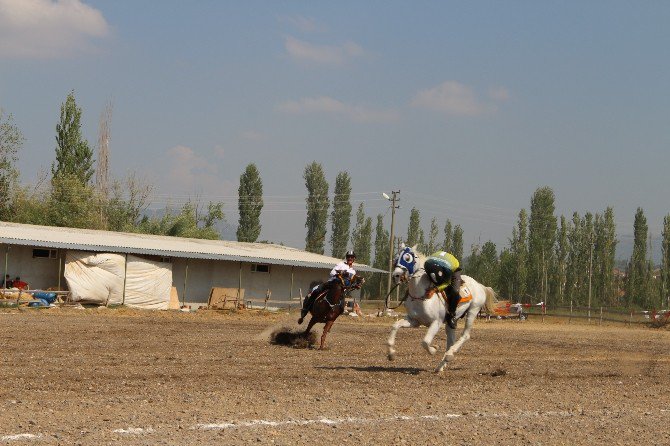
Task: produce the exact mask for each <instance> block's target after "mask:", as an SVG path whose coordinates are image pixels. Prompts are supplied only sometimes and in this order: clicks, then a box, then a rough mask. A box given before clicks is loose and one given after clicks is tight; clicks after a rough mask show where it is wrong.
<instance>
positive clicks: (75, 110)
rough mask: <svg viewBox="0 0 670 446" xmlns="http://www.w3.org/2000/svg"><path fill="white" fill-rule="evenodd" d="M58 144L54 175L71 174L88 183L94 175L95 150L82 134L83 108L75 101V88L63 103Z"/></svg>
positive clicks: (53, 169) (57, 128)
mask: <svg viewBox="0 0 670 446" xmlns="http://www.w3.org/2000/svg"><path fill="white" fill-rule="evenodd" d="M56 144H57V146H56V161H55V162H54V163H53V164H52V165H51V173H52V175H53V177H54V178H56V177H59V176H61V175H71V176H73V177H75V178H76V179H77V180H78V181H79V182H80V183H81V184H83V185H88V184H89V181H90V180H91V177H92V176H93V150H92V149H91V148H90V147H89V146H88V142H87V141H86V140H85V139H84V138H83V136H82V134H81V108H79V107H77V103H76V102H75V99H74V90H73V91H71V92H70V93H69V94H68V95H67V98H66V99H65V102H64V103H63V104H61V107H60V122H59V123H58V124H57V125H56Z"/></svg>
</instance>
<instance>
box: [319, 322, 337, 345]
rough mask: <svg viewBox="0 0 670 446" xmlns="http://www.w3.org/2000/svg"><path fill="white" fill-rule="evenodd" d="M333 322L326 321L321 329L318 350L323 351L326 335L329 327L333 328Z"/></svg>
mask: <svg viewBox="0 0 670 446" xmlns="http://www.w3.org/2000/svg"><path fill="white" fill-rule="evenodd" d="M333 322H335V321H328V322H326V325H325V326H324V327H323V333H322V334H321V346H320V347H319V350H323V349H324V348H325V347H326V335H327V334H328V332H329V331H330V327H332V326H333Z"/></svg>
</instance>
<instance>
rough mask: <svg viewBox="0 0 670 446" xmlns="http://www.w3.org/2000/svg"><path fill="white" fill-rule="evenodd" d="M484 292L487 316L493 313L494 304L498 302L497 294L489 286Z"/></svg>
mask: <svg viewBox="0 0 670 446" xmlns="http://www.w3.org/2000/svg"><path fill="white" fill-rule="evenodd" d="M484 291H485V292H486V302H485V303H484V307H485V308H486V312H487V313H488V314H493V313H494V312H495V308H496V303H497V302H498V294H497V293H496V292H495V291H494V290H493V288H491V287H490V286H486V287H484Z"/></svg>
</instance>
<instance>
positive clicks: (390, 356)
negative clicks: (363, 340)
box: [387, 353, 395, 361]
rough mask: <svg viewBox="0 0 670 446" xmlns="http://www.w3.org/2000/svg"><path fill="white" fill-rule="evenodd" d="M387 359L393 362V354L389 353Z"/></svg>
mask: <svg viewBox="0 0 670 446" xmlns="http://www.w3.org/2000/svg"><path fill="white" fill-rule="evenodd" d="M387 358H389V361H393V360H394V359H395V353H389V354H388V355H387Z"/></svg>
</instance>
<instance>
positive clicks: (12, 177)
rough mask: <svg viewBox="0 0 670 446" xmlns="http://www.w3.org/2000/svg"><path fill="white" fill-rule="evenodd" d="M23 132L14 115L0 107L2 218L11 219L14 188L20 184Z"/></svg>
mask: <svg viewBox="0 0 670 446" xmlns="http://www.w3.org/2000/svg"><path fill="white" fill-rule="evenodd" d="M23 141H24V138H23V134H22V133H21V131H20V130H19V128H18V127H17V126H16V125H15V124H14V122H13V118H12V115H8V116H6V117H5V116H4V113H3V111H2V109H1V108H0V220H5V221H7V220H10V219H11V218H10V217H11V214H12V213H11V211H10V204H11V201H12V200H11V196H12V190H13V189H14V187H15V186H16V185H17V184H18V176H19V173H18V170H17V169H16V161H17V160H18V152H19V150H20V149H21V147H23Z"/></svg>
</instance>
